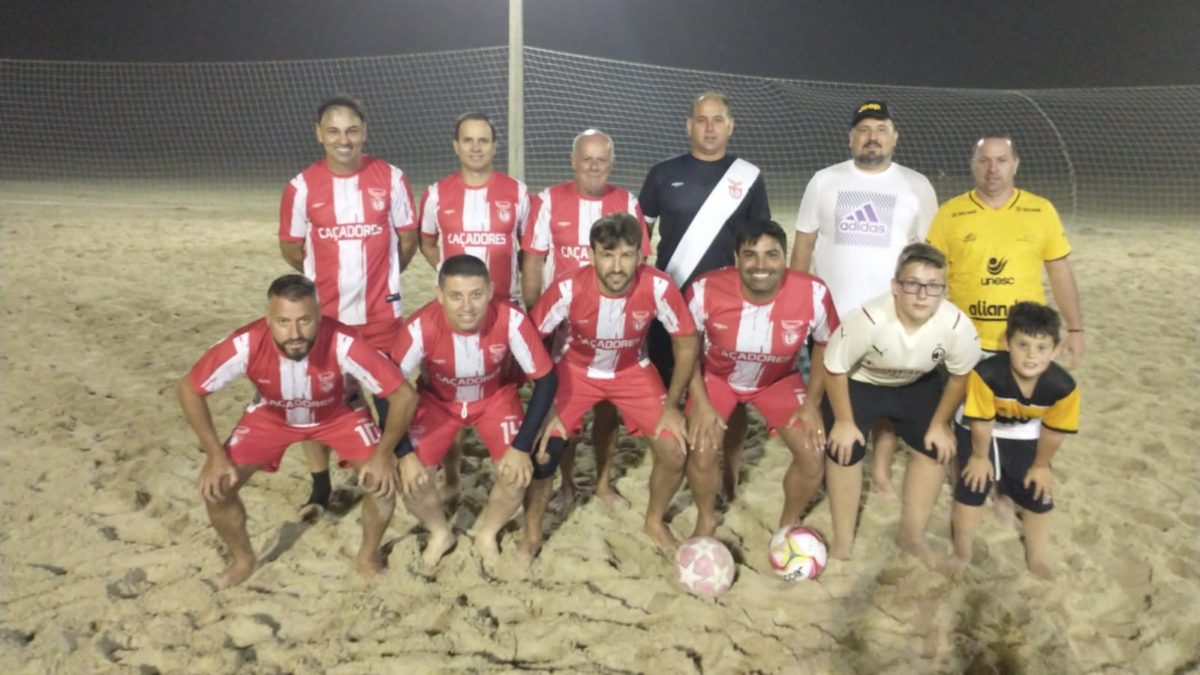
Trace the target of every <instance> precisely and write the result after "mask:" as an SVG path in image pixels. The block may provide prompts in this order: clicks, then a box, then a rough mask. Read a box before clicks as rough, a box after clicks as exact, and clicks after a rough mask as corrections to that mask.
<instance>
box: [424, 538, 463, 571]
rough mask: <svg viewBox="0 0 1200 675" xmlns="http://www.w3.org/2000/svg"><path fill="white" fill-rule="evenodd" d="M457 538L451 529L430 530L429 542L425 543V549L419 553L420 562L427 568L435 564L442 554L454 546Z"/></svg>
mask: <svg viewBox="0 0 1200 675" xmlns="http://www.w3.org/2000/svg"><path fill="white" fill-rule="evenodd" d="M457 540H458V538H457V537H455V536H454V531H453V530H446V531H444V532H431V533H430V534H429V543H427V544H425V551H424V552H422V553H421V562H422V563H424V564H425V567H427V568H431V567H433V566H435V565H437V564H438V561H439V560H441V559H442V556H444V555H446V554H447V553H449V552H450V549H452V548H454V543H455V542H456V541H457Z"/></svg>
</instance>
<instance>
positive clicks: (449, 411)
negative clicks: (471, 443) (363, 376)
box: [408, 386, 525, 466]
mask: <svg viewBox="0 0 1200 675" xmlns="http://www.w3.org/2000/svg"><path fill="white" fill-rule="evenodd" d="M524 419H525V411H524V409H522V408H521V397H520V396H519V395H517V388H516V387H514V386H507V387H504V388H503V389H500V390H499V391H497V392H496V393H495V394H492V395H491V396H489V397H487V398H485V399H483V400H480V401H475V402H474V403H461V402H457V401H452V402H446V401H442V400H440V399H437V398H434V397H433V396H430V395H429V394H427V393H424V392H423V393H422V394H421V399H420V401H419V402H418V403H417V413H416V415H415V416H414V417H413V421H412V424H411V425H410V426H409V427H408V438H409V440H410V441H412V444H413V451H414V452H416V453H417V457H418V458H419V459H420V460H421V463H422V464H424V465H425V466H437V465H439V464H441V463H442V458H443V457H445V456H446V453H447V452H449V451H450V446H451V444H453V443H454V437H455V435H457V434H458V430H459V429H462V428H463V427H467V426H471V427H475V431H476V432H478V433H479V437H480V438H482V439H483V444H484V445H486V446H487V449H488V454H489V455H491V456H492V461H500V458H501V457H503V456H504V453H505V451H506V450H508V448H509V446H511V445H512V442H513V441H514V440H516V438H517V431H519V430H520V428H521V422H522V421H524Z"/></svg>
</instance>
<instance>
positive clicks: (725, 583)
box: [675, 537, 737, 598]
mask: <svg viewBox="0 0 1200 675" xmlns="http://www.w3.org/2000/svg"><path fill="white" fill-rule="evenodd" d="M736 575H737V563H735V562H734V561H733V554H731V553H730V552H729V549H728V548H725V544H722V543H721V542H720V541H717V540H716V539H713V538H712V537H692V538H691V539H688V540H687V541H685V542H683V544H682V545H681V546H680V547H679V550H678V551H676V552H675V578H676V579H678V580H679V583H681V584H683V586H684V588H686V589H688V590H689V591H691V592H692V593H694V594H696V595H701V596H705V597H710V598H711V597H716V596H718V595H720V594H722V593H724V592H725V591H727V590H729V587H730V586H732V585H733V578H734V577H735V576H736Z"/></svg>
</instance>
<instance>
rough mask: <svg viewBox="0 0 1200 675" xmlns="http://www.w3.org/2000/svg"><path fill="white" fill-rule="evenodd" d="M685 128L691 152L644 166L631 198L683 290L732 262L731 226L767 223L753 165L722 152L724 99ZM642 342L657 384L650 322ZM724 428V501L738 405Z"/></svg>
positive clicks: (658, 341)
mask: <svg viewBox="0 0 1200 675" xmlns="http://www.w3.org/2000/svg"><path fill="white" fill-rule="evenodd" d="M686 128H687V134H688V137H689V138H690V139H691V142H692V147H691V151H690V152H688V153H687V154H683V155H679V156H678V157H673V158H671V159H668V160H666V161H663V162H659V163H658V164H655V165H654V166H653V167H651V169H650V173H648V174H647V175H646V181H645V183H643V185H642V191H641V193H640V194H638V202H639V203H640V204H641V206H642V212H643V213H644V214H645V216H646V222H647V224H649V225H650V228H651V232H653V230H654V228H655V227H657V229H658V231H659V241H658V254H657V258H656V261H655V265H656V266H657V267H658V268H659V269H660V270H663V271H665V272H667V273H668V274H670V275H671V277H672V278H673V279H674V280H675V283H676V284H678V285H679V288H680V290H683V291H686V290H687V288H688V286H689V285H691V283H692V279H694V278H696V276H697V275H700V274H703V273H704V272H707V271H709V270H714V269H717V268H720V267H724V266H726V265H732V264H733V258H734V249H735V248H736V246H735V240H734V235H735V233H736V231H737V229H738V227H740V226H741V225H742V224H743V223H746V222H749V221H756V220H770V219H771V207H770V204H768V202H767V188H766V184H765V183H763V178H762V173H761V172H760V171H759V169H758V167H756V166H754V165H753V164H751V163H750V162H747V161H746V160H744V159H738V158H737V157H733V156H731V155H728V154H726V147H727V146H728V144H729V137H730V136H732V135H733V114H732V113H731V112H730V110H729V101H728V100H727V99H726V98H725V96H723V95H721V94H719V93H716V92H711V91H710V92H705V93H703V94H701V95H699V96H697V97H696V99H695V100H694V101H693V102H692V110H691V114H690V115H689V116H688V119H687V125H686ZM646 344H647V349H648V352H649V355H650V360H651V361H652V362H653V363H654V366H655V367H656V368H658V372H659V374H660V375H662V378H663V382H670V381H671V371H672V370H673V366H674V361H673V359H672V356H671V340H670V336H668V335H667V332H666V331H665V330H663V327H662V326H661V325H659V324H658V322H654V323H653V324H651V326H650V332H649V334H648V335H647V340H646ZM729 426H730V429H729V432H728V433H727V434H726V443H725V447H726V462H725V486H724V492H725V496H726V497H727V498H729V499H732V498H733V488H734V486H735V485H736V479H737V471H738V465H739V464H740V459H741V453H740V449H741V444H742V439H743V438H744V436H745V428H746V413H745V407H744V406H738V408H737V409H736V411H735V412H734V414H733V416H732V417H730V419H729Z"/></svg>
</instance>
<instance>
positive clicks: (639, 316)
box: [630, 309, 650, 330]
mask: <svg viewBox="0 0 1200 675" xmlns="http://www.w3.org/2000/svg"><path fill="white" fill-rule="evenodd" d="M630 315H631V316H632V317H633V329H634V330H642V329H643V328H645V327H646V323H647V322H649V321H650V311H649V310H645V309H639V310H634V311H632V312H630Z"/></svg>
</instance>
